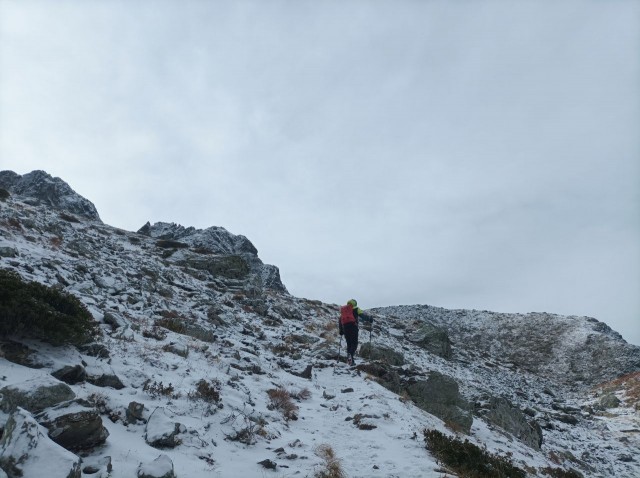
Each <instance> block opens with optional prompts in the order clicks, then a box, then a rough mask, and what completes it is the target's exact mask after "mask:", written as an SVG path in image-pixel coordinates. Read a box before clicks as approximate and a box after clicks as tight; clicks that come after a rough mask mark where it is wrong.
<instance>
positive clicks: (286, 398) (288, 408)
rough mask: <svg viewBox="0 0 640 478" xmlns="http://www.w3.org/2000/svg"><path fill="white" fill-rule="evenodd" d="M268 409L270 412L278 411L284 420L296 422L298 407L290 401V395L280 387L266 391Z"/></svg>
mask: <svg viewBox="0 0 640 478" xmlns="http://www.w3.org/2000/svg"><path fill="white" fill-rule="evenodd" d="M267 395H268V396H269V401H270V402H269V407H268V408H270V409H271V410H279V411H280V412H282V416H283V417H284V419H285V420H287V421H289V420H297V419H298V416H297V415H296V412H297V411H298V407H297V405H296V404H295V403H293V400H292V399H291V394H290V393H289V392H288V391H287V390H285V389H284V388H282V387H278V388H272V389H270V390H267Z"/></svg>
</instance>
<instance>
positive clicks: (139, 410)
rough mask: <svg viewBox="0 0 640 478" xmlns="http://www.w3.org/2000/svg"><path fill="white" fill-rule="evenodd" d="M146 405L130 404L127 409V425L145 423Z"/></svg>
mask: <svg viewBox="0 0 640 478" xmlns="http://www.w3.org/2000/svg"><path fill="white" fill-rule="evenodd" d="M143 414H144V404H142V403H138V402H130V403H129V406H128V407H127V412H126V417H127V423H137V422H139V421H141V422H143V421H144V416H143Z"/></svg>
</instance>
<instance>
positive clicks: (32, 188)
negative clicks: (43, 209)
mask: <svg viewBox="0 0 640 478" xmlns="http://www.w3.org/2000/svg"><path fill="white" fill-rule="evenodd" d="M0 188H4V189H6V190H7V191H9V192H10V193H12V194H15V195H17V196H22V197H24V198H28V202H30V203H32V204H34V203H35V204H40V203H41V204H46V205H48V206H51V207H53V208H56V209H60V210H63V211H67V212H69V213H72V214H77V215H79V216H82V217H85V218H87V219H91V220H94V221H100V216H99V215H98V211H97V210H96V207H95V206H94V205H93V203H92V202H91V201H89V200H88V199H85V198H84V197H82V196H80V195H79V194H78V193H76V192H75V191H74V190H73V189H71V187H70V186H69V185H68V184H67V183H65V182H64V181H63V180H62V179H60V178H54V177H52V176H51V175H49V174H48V173H46V172H44V171H32V172H30V173H28V174H25V175H23V176H20V175H19V174H16V173H14V172H13V171H0Z"/></svg>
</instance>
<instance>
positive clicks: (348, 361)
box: [347, 357, 351, 365]
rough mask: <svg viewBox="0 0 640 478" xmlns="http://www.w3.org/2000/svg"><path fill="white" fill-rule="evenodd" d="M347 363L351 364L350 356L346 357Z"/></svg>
mask: <svg viewBox="0 0 640 478" xmlns="http://www.w3.org/2000/svg"><path fill="white" fill-rule="evenodd" d="M347 365H351V357H347Z"/></svg>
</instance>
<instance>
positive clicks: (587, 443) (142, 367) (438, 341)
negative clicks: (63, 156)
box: [0, 172, 640, 478]
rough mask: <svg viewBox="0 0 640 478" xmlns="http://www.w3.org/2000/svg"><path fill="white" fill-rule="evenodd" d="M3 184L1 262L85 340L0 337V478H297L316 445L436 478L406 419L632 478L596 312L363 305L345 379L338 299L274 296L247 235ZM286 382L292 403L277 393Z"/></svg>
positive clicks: (367, 467) (632, 368)
mask: <svg viewBox="0 0 640 478" xmlns="http://www.w3.org/2000/svg"><path fill="white" fill-rule="evenodd" d="M9 173H10V172H2V173H0V178H7V177H10V178H13V179H15V176H17V175H15V173H13V174H9ZM32 174H33V173H32ZM45 174H46V173H45ZM25 176H28V175H25ZM38 176H41V174H40V173H38ZM45 179H46V177H45ZM3 184H6V183H3ZM12 184H14V185H15V184H16V183H15V181H14V182H13V183H12ZM43 184H44V185H45V189H46V188H49V189H48V190H49V191H51V189H50V186H49V182H48V181H46V180H45V181H43ZM0 187H4V186H0ZM69 189H71V188H69ZM53 190H54V191H56V190H57V191H63V195H65V197H73V195H72V194H71V193H69V192H68V190H67V189H66V188H64V187H62V186H60V187H58V188H57V189H56V188H54V189H53ZM16 191H22V189H16V188H15V187H13V188H12V189H11V190H10V191H9V192H10V196H9V197H8V198H7V199H6V200H5V201H0V266H1V267H2V268H3V269H8V270H13V271H16V272H17V273H19V274H20V276H21V277H23V278H24V279H27V280H35V281H38V282H41V283H43V284H47V285H50V286H53V287H57V288H60V289H64V290H66V291H69V292H71V293H73V294H74V295H75V296H77V297H78V298H79V299H80V300H81V301H82V302H83V303H84V304H85V305H86V306H87V307H88V308H89V310H90V311H91V313H92V315H93V316H94V317H95V319H96V320H97V321H99V323H100V324H101V326H100V327H101V330H102V337H101V338H100V339H99V340H98V341H97V342H96V343H93V344H87V345H86V346H84V347H80V348H75V347H53V346H50V345H48V344H44V343H41V342H34V341H33V340H29V339H28V338H24V337H5V338H3V343H2V346H1V347H2V348H1V350H2V354H3V355H4V358H0V410H1V412H0V427H2V428H3V434H2V438H1V440H0V468H1V469H2V470H3V471H2V472H0V476H2V473H5V474H6V475H7V476H9V477H11V478H13V476H19V473H23V474H24V476H39V475H38V474H37V473H38V472H42V471H43V470H44V469H45V466H46V465H44V463H45V462H47V463H57V464H59V465H60V472H59V475H54V474H50V475H47V476H52V477H53V476H61V477H65V478H67V477H69V476H73V477H80V476H94V477H107V476H110V477H113V478H116V477H117V478H120V477H123V478H124V477H134V476H138V477H141V476H147V477H149V478H160V477H167V478H169V477H171V476H183V477H184V476H210V475H211V474H212V473H213V474H214V476H216V474H217V476H264V474H265V473H271V471H269V470H268V469H267V470H265V468H270V469H272V470H275V471H276V473H278V476H294V475H295V476H314V474H315V473H316V472H317V471H318V470H319V469H320V468H319V467H321V463H322V460H321V459H320V458H319V456H318V455H317V447H318V445H319V444H321V443H326V444H331V445H333V446H334V447H335V448H336V450H337V453H338V455H339V456H340V457H342V458H345V460H344V462H343V466H344V468H345V471H346V473H347V475H348V476H351V477H357V476H362V477H369V476H386V477H404V476H407V477H409V476H425V477H434V478H435V477H441V476H442V473H443V471H442V468H441V465H440V464H438V463H437V462H436V460H435V459H434V458H433V457H432V456H431V455H430V454H429V452H428V451H427V450H425V448H424V444H423V443H421V441H420V440H417V439H416V436H417V435H420V434H421V431H422V430H423V429H424V428H432V429H438V430H441V431H443V432H446V433H448V434H454V435H455V434H457V435H459V436H461V437H465V438H468V439H470V440H471V441H472V442H474V443H477V444H479V445H481V446H487V447H488V448H489V449H490V450H491V451H493V452H495V453H498V454H502V455H505V454H509V456H511V457H512V459H513V461H514V462H515V463H516V464H518V466H521V467H522V468H523V469H525V470H526V471H527V474H528V476H545V474H544V471H543V470H545V469H550V468H564V469H566V470H569V469H572V470H574V471H575V472H576V473H580V474H581V475H582V476H585V477H587V476H589V477H591V476H594V477H609V476H617V477H629V478H630V477H634V476H638V475H639V474H640V464H639V463H638V461H637V458H636V457H637V456H638V455H639V452H640V423H639V422H640V420H639V416H638V408H640V405H638V403H639V400H640V398H639V397H638V394H637V384H638V381H639V380H640V377H639V375H640V374H638V370H640V367H638V364H637V361H636V359H637V356H638V355H637V354H638V347H634V346H631V345H629V344H626V342H624V341H623V340H622V339H621V338H620V337H619V336H617V335H616V334H615V332H613V331H611V330H610V329H608V327H606V325H605V324H601V323H598V322H597V321H594V319H586V318H574V317H562V316H554V315H550V314H529V315H526V314H506V315H504V314H493V313H489V312H477V311H447V310H444V309H439V308H432V307H429V306H411V307H398V308H385V309H379V310H376V311H374V313H375V327H374V328H373V330H372V331H371V335H369V332H368V331H363V333H362V336H361V343H362V346H361V349H360V356H361V358H362V359H363V360H362V362H361V363H360V364H359V365H358V367H357V368H355V369H348V368H346V367H344V365H343V364H342V363H337V362H336V360H337V359H339V357H338V350H339V349H340V346H339V342H338V340H337V338H338V337H337V333H336V323H335V321H336V314H337V305H335V304H324V303H321V302H319V301H310V300H307V299H301V298H296V297H293V296H291V295H290V294H288V293H287V292H286V289H285V288H284V286H283V285H282V284H281V282H280V280H279V275H277V276H276V275H274V274H270V273H269V267H273V266H265V265H263V264H262V263H261V262H260V261H259V259H258V258H257V250H256V248H255V247H254V246H253V245H252V244H251V243H250V241H248V239H246V238H244V237H242V236H234V235H231V234H230V233H228V232H227V231H225V230H224V229H222V228H209V229H205V230H196V229H194V228H184V227H182V226H178V225H175V224H168V223H157V224H154V225H151V224H147V225H145V226H144V227H143V228H142V229H141V230H140V231H138V232H129V231H123V230H120V229H117V228H113V227H111V226H108V225H105V224H103V223H102V222H101V221H100V220H99V217H98V216H97V213H96V215H95V216H93V215H83V214H80V213H79V212H78V209H76V206H74V205H75V204H78V203H79V202H82V201H79V200H78V199H77V198H75V199H71V200H67V201H61V200H59V199H55V196H51V192H49V193H48V196H47V195H43V194H41V193H39V192H38V190H37V188H36V189H35V190H29V194H28V195H21V194H20V193H19V192H16ZM73 194H75V193H73ZM39 196H44V197H46V198H48V199H46V200H42V199H37V200H34V197H35V198H38V197H39ZM271 271H272V272H273V270H271ZM276 271H277V269H276ZM270 278H271V279H270ZM276 278H277V280H276ZM536 327H541V329H540V330H542V332H541V331H539V330H537V329H536ZM550 327H551V328H553V330H555V331H556V333H555V334H548V333H545V331H548V330H551V329H550ZM527 334H528V337H529V340H525V339H522V338H521V337H523V336H526V335H527ZM369 338H371V339H372V340H371V343H369V340H368V339H369ZM545 338H546V341H545ZM598 361H599V363H594V362H598ZM554 363H555V364H556V366H555V367H554ZM622 374H626V375H625V376H624V377H623V379H616V377H618V376H619V375H622ZM612 379H616V380H612ZM600 382H605V383H600ZM596 384H598V386H595V385H596ZM284 389H286V390H288V392H286V395H289V396H290V397H293V402H292V404H293V407H291V405H287V406H285V405H283V402H278V401H277V400H275V398H274V397H277V396H278V393H279V392H278V390H280V391H282V390H284ZM305 390H306V391H305ZM280 393H281V392H280ZM281 395H282V393H281ZM16 430H24V433H17V432H16ZM342 443H349V444H350V450H351V452H350V453H349V454H348V455H347V454H346V453H345V451H344V450H343V447H342V445H341V444H342ZM258 462H260V463H262V464H259V463H258ZM372 466H373V468H372ZM34 470H35V471H34ZM47 470H48V468H47ZM34 473H36V474H34ZM43 476H44V475H43ZM576 476H579V475H576Z"/></svg>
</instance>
